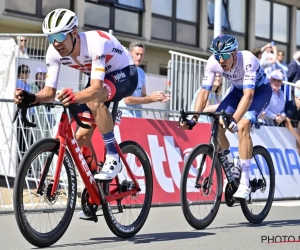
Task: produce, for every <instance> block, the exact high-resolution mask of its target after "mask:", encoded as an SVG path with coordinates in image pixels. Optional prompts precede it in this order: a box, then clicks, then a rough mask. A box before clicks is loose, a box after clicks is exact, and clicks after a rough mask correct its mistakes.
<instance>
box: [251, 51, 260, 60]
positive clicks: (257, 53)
mask: <svg viewBox="0 0 300 250" xmlns="http://www.w3.org/2000/svg"><path fill="white" fill-rule="evenodd" d="M252 54H253V55H255V56H256V57H257V59H258V60H259V61H260V59H261V56H262V51H261V49H259V48H255V49H253V50H252Z"/></svg>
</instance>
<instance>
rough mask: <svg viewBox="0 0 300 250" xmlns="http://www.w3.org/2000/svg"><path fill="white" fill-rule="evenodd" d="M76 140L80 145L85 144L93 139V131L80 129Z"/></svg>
mask: <svg viewBox="0 0 300 250" xmlns="http://www.w3.org/2000/svg"><path fill="white" fill-rule="evenodd" d="M75 137H76V140H77V142H78V143H84V142H86V141H88V140H90V138H91V131H90V129H84V128H79V129H78V130H77V132H76V135H75Z"/></svg>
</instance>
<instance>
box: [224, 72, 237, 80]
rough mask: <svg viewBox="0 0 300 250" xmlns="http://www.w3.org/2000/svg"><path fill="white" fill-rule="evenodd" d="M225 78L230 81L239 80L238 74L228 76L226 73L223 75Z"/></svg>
mask: <svg viewBox="0 0 300 250" xmlns="http://www.w3.org/2000/svg"><path fill="white" fill-rule="evenodd" d="M223 76H224V77H225V78H228V79H233V78H237V75H236V74H232V75H231V74H226V73H223Z"/></svg>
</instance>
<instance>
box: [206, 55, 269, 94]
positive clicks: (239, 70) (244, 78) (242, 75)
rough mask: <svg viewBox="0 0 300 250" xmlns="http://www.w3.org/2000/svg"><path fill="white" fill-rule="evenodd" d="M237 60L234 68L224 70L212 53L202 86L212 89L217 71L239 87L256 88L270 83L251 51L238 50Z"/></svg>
mask: <svg viewBox="0 0 300 250" xmlns="http://www.w3.org/2000/svg"><path fill="white" fill-rule="evenodd" d="M236 60H237V63H236V66H235V68H234V69H232V70H230V71H224V70H223V69H222V67H221V65H220V64H219V62H218V61H217V60H216V59H215V57H214V55H212V56H211V57H210V58H209V59H208V61H207V65H206V68H205V73H204V77H203V82H202V88H205V89H207V90H211V88H212V85H213V82H214V78H215V74H216V73H219V74H221V75H223V77H224V78H226V79H228V81H229V82H230V83H231V84H232V85H233V86H234V87H236V88H238V89H247V88H250V89H255V88H257V87H259V86H261V85H263V84H268V83H269V80H268V78H267V76H266V75H265V73H264V70H263V69H262V68H261V66H260V64H259V61H258V59H257V58H256V57H255V56H254V55H253V54H252V53H251V52H250V51H238V52H237V54H236Z"/></svg>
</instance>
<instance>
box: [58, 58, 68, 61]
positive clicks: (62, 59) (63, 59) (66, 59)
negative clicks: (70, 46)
mask: <svg viewBox="0 0 300 250" xmlns="http://www.w3.org/2000/svg"><path fill="white" fill-rule="evenodd" d="M59 60H60V61H70V58H68V57H62V58H60V59H59Z"/></svg>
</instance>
